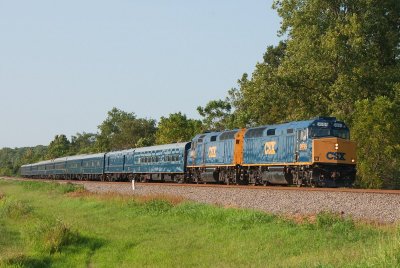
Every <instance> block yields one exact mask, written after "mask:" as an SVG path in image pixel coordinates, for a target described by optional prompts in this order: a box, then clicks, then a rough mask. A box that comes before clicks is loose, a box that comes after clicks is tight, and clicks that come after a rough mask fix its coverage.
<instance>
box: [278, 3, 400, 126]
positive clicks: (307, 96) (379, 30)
mask: <svg viewBox="0 0 400 268" xmlns="http://www.w3.org/2000/svg"><path fill="white" fill-rule="evenodd" d="M274 7H275V8H276V9H277V11H278V14H279V15H280V16H281V17H282V28H281V34H285V35H287V36H288V41H287V48H286V55H285V57H284V59H283V60H282V62H281V65H280V67H279V72H278V73H279V76H280V79H281V84H282V86H283V88H285V90H288V91H289V94H291V95H292V96H297V98H296V100H295V103H294V105H293V106H292V107H290V106H289V107H288V108H289V109H292V108H296V109H297V111H294V110H293V111H292V113H296V114H299V115H300V116H301V117H303V118H304V117H305V118H308V117H312V116H315V115H320V114H333V115H337V116H339V117H340V118H343V119H345V120H346V121H348V122H351V121H352V119H353V118H352V113H353V112H354V111H355V106H354V105H355V102H356V101H357V100H362V99H366V98H369V99H373V98H375V97H377V96H380V95H384V96H390V97H393V93H394V92H393V85H394V84H395V83H396V82H397V81H399V78H400V72H399V70H400V69H399V64H398V62H399V56H400V54H399V53H400V50H399V43H400V31H399V30H398V29H399V26H400V20H399V16H400V5H399V3H398V1H397V0H388V1H383V2H382V1H379V0H372V1H371V0H350V1H348V0H338V1H327V0H308V1H292V0H282V1H275V5H274ZM283 88H282V89H283Z"/></svg>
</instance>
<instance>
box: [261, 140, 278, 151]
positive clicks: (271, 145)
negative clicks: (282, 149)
mask: <svg viewBox="0 0 400 268" xmlns="http://www.w3.org/2000/svg"><path fill="white" fill-rule="evenodd" d="M275 145H276V141H269V142H266V143H265V145H264V153H265V154H275V153H276V152H275Z"/></svg>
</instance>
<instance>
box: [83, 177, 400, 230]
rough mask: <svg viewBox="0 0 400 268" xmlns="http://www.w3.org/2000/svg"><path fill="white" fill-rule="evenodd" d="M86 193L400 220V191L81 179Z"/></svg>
mask: <svg viewBox="0 0 400 268" xmlns="http://www.w3.org/2000/svg"><path fill="white" fill-rule="evenodd" d="M81 183H82V184H84V187H85V188H86V189H87V190H88V191H90V192H97V193H99V192H100V193H104V192H115V193H122V194H134V195H169V196H179V197H183V198H185V199H188V200H193V201H197V202H203V203H209V204H219V205H223V206H230V207H240V208H253V209H257V210H262V211H266V212H270V213H274V214H284V215H290V216H298V215H300V216H306V215H312V214H316V213H318V212H322V211H329V212H333V213H339V214H342V215H344V216H346V215H350V216H352V217H353V218H355V219H361V220H367V221H376V222H381V223H394V222H400V194H380V193H354V192H323V191H315V192H314V191H311V192H310V191H301V190H299V191H293V190H281V189H279V190H273V189H272V190H271V189H243V188H241V189H238V188H217V187H191V186H186V187H181V186H169V185H152V184H140V185H138V184H136V185H135V186H136V187H135V190H134V191H133V190H132V186H131V184H129V183H115V184H112V183H93V182H88V183H85V182H81Z"/></svg>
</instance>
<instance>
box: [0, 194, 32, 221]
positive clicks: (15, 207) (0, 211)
mask: <svg viewBox="0 0 400 268" xmlns="http://www.w3.org/2000/svg"><path fill="white" fill-rule="evenodd" d="M31 211H32V207H31V206H30V205H29V204H28V203H27V202H25V201H21V200H13V199H10V198H5V197H3V198H1V199H0V215H1V216H2V217H9V218H11V219H20V218H23V217H27V216H28V215H29V214H30V213H31Z"/></svg>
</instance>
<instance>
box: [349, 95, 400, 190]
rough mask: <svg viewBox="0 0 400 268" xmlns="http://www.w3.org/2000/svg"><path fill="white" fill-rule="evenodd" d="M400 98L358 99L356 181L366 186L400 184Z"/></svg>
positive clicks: (353, 131)
mask: <svg viewBox="0 0 400 268" xmlns="http://www.w3.org/2000/svg"><path fill="white" fill-rule="evenodd" d="M399 114H400V101H399V102H398V101H391V100H389V98H387V97H378V98H376V99H375V100H372V101H371V100H368V99H366V100H363V101H360V102H357V104H356V113H355V116H354V124H353V128H352V133H353V138H354V139H355V140H356V142H357V158H358V164H357V172H358V174H357V175H358V178H357V180H358V181H357V182H358V184H359V186H361V187H365V188H399V187H400V168H399V167H400V135H399V133H400V116H399Z"/></svg>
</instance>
